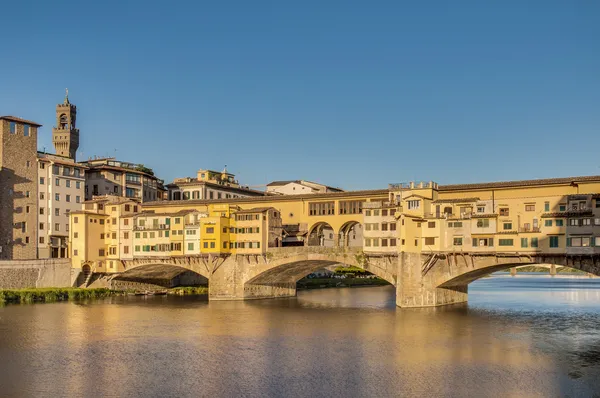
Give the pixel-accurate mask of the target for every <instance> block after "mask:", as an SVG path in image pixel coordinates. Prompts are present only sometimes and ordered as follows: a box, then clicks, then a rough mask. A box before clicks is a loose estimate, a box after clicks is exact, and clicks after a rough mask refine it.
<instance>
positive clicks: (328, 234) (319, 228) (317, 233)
mask: <svg viewBox="0 0 600 398" xmlns="http://www.w3.org/2000/svg"><path fill="white" fill-rule="evenodd" d="M307 243H308V246H322V247H334V246H337V244H336V234H335V230H334V229H333V227H332V226H331V224H329V223H328V222H326V221H319V222H316V223H315V224H313V225H312V226H311V227H310V229H309V231H308V239H307Z"/></svg>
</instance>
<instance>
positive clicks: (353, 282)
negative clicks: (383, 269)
mask: <svg viewBox="0 0 600 398" xmlns="http://www.w3.org/2000/svg"><path fill="white" fill-rule="evenodd" d="M384 285H389V283H388V282H386V281H385V280H383V279H380V278H344V279H340V278H310V279H309V278H304V279H300V280H299V281H298V283H297V284H296V289H299V290H303V289H324V288H330V287H360V286H384Z"/></svg>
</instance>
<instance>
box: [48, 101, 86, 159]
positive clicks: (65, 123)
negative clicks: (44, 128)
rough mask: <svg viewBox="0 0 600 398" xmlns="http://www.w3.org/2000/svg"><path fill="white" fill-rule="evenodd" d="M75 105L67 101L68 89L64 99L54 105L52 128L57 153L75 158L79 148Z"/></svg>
mask: <svg viewBox="0 0 600 398" xmlns="http://www.w3.org/2000/svg"><path fill="white" fill-rule="evenodd" d="M76 121H77V107H76V106H75V105H73V104H71V103H70V102H69V89H67V90H66V95H65V100H64V101H63V103H62V104H58V105H56V127H54V128H53V129H52V143H53V144H54V149H55V151H56V154H57V155H61V156H66V157H69V158H71V159H73V160H75V154H76V153H77V149H78V148H79V129H77V128H75V123H76Z"/></svg>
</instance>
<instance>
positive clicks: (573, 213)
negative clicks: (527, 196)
mask: <svg viewBox="0 0 600 398" xmlns="http://www.w3.org/2000/svg"><path fill="white" fill-rule="evenodd" d="M593 215H594V213H593V212H592V211H591V210H589V209H586V210H569V211H555V212H552V213H544V214H542V215H541V216H540V217H541V218H549V217H554V218H558V217H582V216H593Z"/></svg>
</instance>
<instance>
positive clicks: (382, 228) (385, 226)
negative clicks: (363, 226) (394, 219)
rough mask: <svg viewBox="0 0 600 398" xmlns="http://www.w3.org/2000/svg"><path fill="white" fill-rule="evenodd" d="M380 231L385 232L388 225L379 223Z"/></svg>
mask: <svg viewBox="0 0 600 398" xmlns="http://www.w3.org/2000/svg"><path fill="white" fill-rule="evenodd" d="M381 230H382V231H387V230H388V225H387V223H381Z"/></svg>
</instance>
